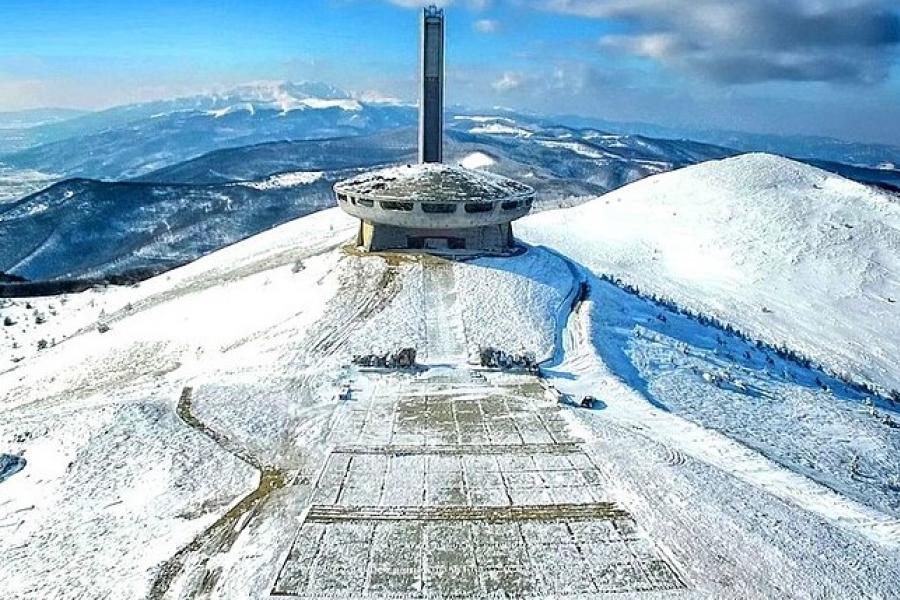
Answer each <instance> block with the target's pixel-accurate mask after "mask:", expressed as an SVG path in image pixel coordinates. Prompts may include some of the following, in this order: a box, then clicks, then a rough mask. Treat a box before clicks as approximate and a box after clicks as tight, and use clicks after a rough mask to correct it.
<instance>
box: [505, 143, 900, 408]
mask: <svg viewBox="0 0 900 600" xmlns="http://www.w3.org/2000/svg"><path fill="white" fill-rule="evenodd" d="M517 233H518V234H519V235H520V236H521V237H522V238H523V239H525V240H527V241H529V242H531V243H538V244H547V245H549V246H552V247H554V248H557V249H558V250H560V251H563V252H565V253H566V254H567V255H569V256H570V257H571V258H572V259H573V260H576V261H578V262H580V263H582V264H583V265H584V266H586V267H588V268H589V269H591V270H592V271H594V272H595V273H598V274H608V275H611V276H614V277H618V278H621V279H623V280H624V281H626V282H628V283H630V284H632V285H635V286H637V287H639V288H640V289H641V290H642V291H643V292H646V293H649V294H653V295H656V296H659V297H662V298H666V299H670V300H673V301H675V302H676V303H677V304H679V305H681V306H683V307H687V308H690V309H693V310H694V311H696V312H700V313H705V314H709V315H715V316H717V317H719V318H721V319H722V320H723V321H725V322H728V323H731V324H732V325H734V326H736V327H737V328H738V329H740V330H743V331H744V332H747V333H749V334H751V335H753V336H754V337H757V338H759V339H762V340H764V341H766V342H768V343H771V344H775V345H779V346H787V347H788V348H790V349H793V350H795V351H799V352H801V353H802V354H804V355H806V356H808V357H810V358H812V359H814V360H816V361H818V362H820V363H821V364H823V365H825V366H826V367H828V368H829V369H832V370H834V371H836V372H838V373H845V374H849V375H851V376H852V377H853V378H854V379H856V380H861V381H865V382H870V383H874V384H876V385H878V386H881V387H882V388H885V389H894V390H897V389H900V359H898V357H900V202H898V198H897V197H896V196H894V195H891V194H887V193H883V192H880V191H877V190H876V189H873V188H869V187H866V186H863V185H860V184H857V183H854V182H851V181H848V180H846V179H843V178H841V177H839V176H836V175H832V174H829V173H827V172H825V171H821V170H819V169H816V168H813V167H810V166H807V165H804V164H801V163H797V162H794V161H790V160H787V159H784V158H779V157H775V156H771V155H764V154H752V155H745V156H741V157H737V158H731V159H727V160H723V161H716V162H708V163H704V164H701V165H697V166H693V167H688V168H685V169H682V170H680V171H676V172H673V173H669V174H665V175H660V176H657V177H652V178H649V179H646V180H643V181H640V182H638V183H635V184H632V185H630V186H627V187H625V188H622V189H620V190H618V191H615V192H613V193H610V194H607V195H606V196H603V197H601V198H598V199H596V200H594V201H592V202H589V203H587V204H584V205H582V206H580V207H577V208H573V209H568V210H561V211H555V212H550V213H544V214H539V215H535V216H532V217H530V218H527V219H525V220H524V221H523V222H522V223H521V224H519V226H518V228H517Z"/></svg>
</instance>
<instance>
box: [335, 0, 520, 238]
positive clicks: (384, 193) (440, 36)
mask: <svg viewBox="0 0 900 600" xmlns="http://www.w3.org/2000/svg"><path fill="white" fill-rule="evenodd" d="M443 76H444V13H443V11H442V10H440V9H438V8H436V7H430V8H426V9H425V13H424V18H423V22H422V93H421V99H420V103H419V112H420V117H419V160H420V163H419V164H417V165H406V166H399V167H390V168H387V169H381V170H378V171H372V172H369V173H364V174H363V175H360V176H358V177H354V178H353V179H349V180H346V181H342V182H340V183H338V184H336V185H335V186H334V191H335V195H336V196H337V201H338V206H340V207H341V208H342V209H343V210H344V211H346V212H347V213H349V214H351V215H353V216H354V217H357V218H359V219H360V228H359V234H358V236H357V245H358V246H359V247H360V248H362V249H364V250H368V251H387V250H426V251H429V252H435V253H449V254H485V253H491V254H504V253H507V252H509V251H510V250H511V249H512V248H513V247H514V241H513V235H512V221H514V220H515V219H518V218H520V217H523V216H524V215H526V214H527V213H528V211H529V210H530V209H531V206H532V203H533V202H534V190H533V189H532V188H530V187H529V186H527V185H524V184H522V183H519V182H517V181H513V180H511V179H508V178H506V177H501V176H500V175H495V174H493V173H489V172H485V171H475V170H471V169H465V168H463V167H459V166H451V165H446V164H443V163H442V162H441V160H442V158H443V156H442V155H443V148H442V146H443V144H442V142H443V121H442V119H443V96H444V94H443Z"/></svg>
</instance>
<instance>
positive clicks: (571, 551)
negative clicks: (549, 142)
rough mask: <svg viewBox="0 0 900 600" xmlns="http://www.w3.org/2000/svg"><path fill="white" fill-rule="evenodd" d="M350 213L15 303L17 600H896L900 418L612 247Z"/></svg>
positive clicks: (8, 431)
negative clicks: (530, 356)
mask: <svg viewBox="0 0 900 600" xmlns="http://www.w3.org/2000/svg"><path fill="white" fill-rule="evenodd" d="M576 210H577V209H574V210H573V211H572V213H573V214H576V213H575V211H576ZM537 218H540V217H536V219H537ZM582 218H583V217H582ZM581 222H582V221H580V220H579V219H575V220H570V221H567V225H566V227H567V228H568V229H567V231H570V232H571V235H572V236H573V237H574V236H576V235H578V234H580V233H581V227H582V225H581ZM854 223H855V224H856V225H858V226H861V223H862V220H861V219H860V220H857V221H854ZM587 226H589V224H588V225H585V227H587ZM355 227H356V223H355V222H354V221H353V220H352V219H350V218H349V217H347V216H346V215H344V214H343V213H342V212H340V211H339V210H337V209H332V210H326V211H323V212H320V213H317V214H314V215H311V216H308V217H304V218H302V219H298V220H296V221H293V222H291V223H288V224H286V225H283V226H281V227H278V228H276V229H273V230H271V231H268V232H266V233H263V234H260V235H258V236H256V237H253V238H250V239H248V240H245V241H243V242H240V243H238V244H235V245H233V246H231V247H228V248H226V249H224V250H221V251H219V252H216V253H213V254H211V255H209V256H207V257H205V258H202V259H200V260H198V261H196V262H194V263H192V264H190V265H187V266H185V267H182V268H180V269H176V270H174V271H171V272H169V273H167V274H165V275H161V276H158V277H155V278H152V279H150V280H147V281H145V282H143V283H142V284H140V285H139V286H137V287H125V288H108V289H105V290H99V291H89V292H84V293H82V294H73V295H69V296H66V297H64V298H63V297H60V298H54V299H33V300H27V301H26V300H13V301H11V305H10V306H7V307H5V308H4V309H3V313H4V314H11V315H13V316H14V317H20V316H21V317H23V321H24V317H29V318H31V319H36V317H34V311H35V310H38V311H40V312H41V313H44V312H46V313H47V316H46V318H45V319H44V320H43V322H42V323H40V324H37V323H33V322H31V321H30V323H31V324H29V325H28V326H27V327H24V328H20V327H18V326H14V327H10V328H7V330H8V331H7V333H8V335H7V336H6V337H4V338H2V339H3V340H4V341H3V342H2V343H3V346H2V352H3V356H7V355H8V354H11V353H16V356H17V357H18V358H20V360H19V361H18V362H10V363H8V364H4V365H3V371H2V372H0V412H2V413H3V417H4V418H3V419H2V420H0V457H2V460H3V462H2V463H0V472H2V476H0V555H2V556H3V557H4V560H3V561H0V589H2V590H3V591H4V592H5V596H4V597H9V598H13V599H15V600H24V599H29V600H30V599H41V600H43V599H44V598H48V597H53V598H85V597H91V598H92V597H104V596H106V597H135V598H143V597H147V598H151V599H153V600H158V599H162V598H196V597H210V598H267V597H270V596H271V594H273V593H276V594H282V595H287V596H288V597H323V596H324V597H335V596H338V595H340V594H341V593H343V594H345V596H346V595H349V597H365V594H375V595H372V596H369V597H377V594H378V593H380V594H388V595H391V597H402V598H406V597H409V598H414V597H422V596H423V595H424V596H427V595H428V594H431V596H432V597H452V596H454V595H455V596H457V597H459V596H462V597H485V596H487V595H489V594H490V593H491V592H492V591H497V590H500V591H504V592H505V593H512V594H513V595H516V594H519V595H521V594H523V593H536V594H543V595H544V596H547V597H561V596H564V595H566V594H573V593H580V594H583V596H582V597H584V596H586V597H594V596H597V595H599V594H601V593H614V594H615V596H614V597H621V598H644V599H646V598H662V597H666V598H669V597H677V598H710V597H712V598H760V599H762V598H773V597H797V598H832V597H854V598H855V597H873V598H891V597H896V591H895V588H896V581H897V580H898V579H900V519H898V517H900V486H898V483H900V482H898V477H900V474H898V473H897V470H896V464H895V461H891V460H890V457H892V456H896V454H897V451H898V450H900V429H897V428H894V427H892V426H891V422H892V421H897V420H900V416H898V414H897V412H896V411H895V409H894V408H893V407H892V406H890V405H889V404H888V403H886V402H883V401H878V400H875V401H874V402H872V404H871V406H870V405H868V404H867V398H866V397H864V396H862V395H860V394H859V393H857V392H855V391H853V390H851V389H848V388H846V387H845V386H843V385H841V384H840V383H838V382H837V381H835V380H833V379H830V378H829V377H828V376H827V375H825V374H824V373H822V372H820V371H816V370H813V369H810V368H807V367H803V366H801V365H798V364H794V363H791V362H788V361H786V360H784V359H782V358H779V357H778V356H776V355H774V354H773V353H771V352H769V351H766V350H763V349H759V348H756V347H755V346H754V345H749V344H747V343H746V342H744V341H743V340H742V339H740V338H738V337H736V336H734V335H731V334H727V333H726V332H724V331H721V330H719V329H717V328H715V327H713V326H710V325H702V324H700V323H698V322H697V321H696V320H694V319H691V318H688V317H686V316H683V315H678V314H675V313H673V312H671V311H668V310H666V309H663V308H661V307H659V306H658V305H656V304H654V303H652V302H650V301H648V300H645V299H642V298H639V297H637V296H635V295H633V294H630V293H628V292H626V291H623V290H622V289H620V288H618V287H616V286H614V285H612V284H610V283H606V282H604V281H601V280H599V279H598V278H597V277H596V276H594V275H592V274H590V272H589V271H588V270H587V269H588V268H596V267H597V264H591V263H589V262H588V261H587V260H582V261H581V262H583V263H584V264H579V263H578V261H570V260H568V259H567V258H565V257H564V256H562V255H559V254H556V253H555V252H553V251H552V250H550V249H546V248H541V247H529V248H527V249H526V251H525V252H524V253H522V254H520V255H518V256H515V257H512V258H505V259H500V258H489V259H488V258H482V259H477V260H472V261H467V262H452V261H447V260H444V259H440V258H435V257H425V256H416V255H412V254H386V255H383V256H365V255H360V254H358V253H357V252H355V251H354V250H352V249H348V248H346V247H345V246H344V244H345V242H346V241H347V240H348V239H350V238H351V237H352V234H353V232H354V229H355ZM548 228H549V225H548ZM529 229H530V231H529V236H532V232H533V227H532V226H530V227H529ZM545 233H546V235H548V236H549V235H555V236H556V239H557V240H560V245H561V246H564V244H563V242H565V236H564V235H562V233H561V232H560V231H557V232H552V231H545ZM774 248H775V247H773V249H774ZM820 258H821V257H820ZM748 260H749V259H748ZM582 283H586V284H587V288H584V287H583V286H582ZM642 287H643V286H642ZM585 289H587V290H588V291H589V293H588V294H587V295H586V296H585V295H584V294H583V293H582V292H584V290H585ZM63 299H65V302H63ZM576 300H579V301H578V302H575V301H576ZM26 302H28V303H30V304H31V306H32V308H30V309H29V308H27V307H26V306H25V303H26ZM51 303H52V304H53V311H52V312H51V310H50V308H49V305H50V304H51ZM573 306H575V310H574V312H573V311H572V310H571V309H572V307H573ZM766 314H768V313H766ZM801 317H802V315H800V316H798V318H801ZM39 328H40V333H39V335H41V336H43V337H48V338H51V339H53V340H55V343H50V344H48V345H47V347H46V348H44V349H41V350H38V349H37V343H36V339H35V336H36V335H38V334H37V333H35V331H37V330H38V329H39ZM14 344H18V347H17V348H14V347H13V345H14ZM407 346H411V347H415V348H417V349H418V350H419V363H420V365H419V367H420V368H419V369H417V370H410V371H408V372H404V373H383V372H378V371H374V372H373V371H371V370H365V369H360V368H357V367H354V366H353V365H352V364H351V362H352V358H353V355H355V354H368V353H384V352H391V351H395V350H398V349H400V348H403V347H407ZM484 346H492V347H497V348H500V349H503V350H506V351H508V352H521V351H527V352H533V353H535V354H536V355H537V356H538V357H539V358H549V359H550V360H549V361H548V362H547V363H545V366H544V369H543V380H541V379H539V378H537V377H534V376H532V375H527V374H503V373H496V372H484V371H482V370H480V369H478V368H477V367H476V366H475V365H472V364H471V361H472V360H473V359H474V358H475V356H474V355H475V354H476V353H477V349H478V348H480V347H484ZM804 350H805V348H804ZM548 384H553V385H555V387H556V389H558V390H560V391H561V392H562V393H563V394H570V395H571V399H572V400H575V401H577V400H578V399H580V397H581V396H582V395H583V394H592V395H594V396H596V397H597V398H598V399H599V402H598V403H597V404H596V406H595V410H585V409H576V408H574V407H572V406H570V405H567V404H565V403H563V404H561V405H556V404H554V403H552V402H549V401H548V398H553V397H554V393H553V392H552V389H551V390H545V387H544V386H546V385H548ZM345 385H348V386H349V388H350V391H351V394H350V400H349V401H348V400H341V399H340V397H339V396H340V391H341V390H342V389H343V388H344V386H345ZM12 465H15V466H12Z"/></svg>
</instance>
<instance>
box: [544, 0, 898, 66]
mask: <svg viewBox="0 0 900 600" xmlns="http://www.w3.org/2000/svg"><path fill="white" fill-rule="evenodd" d="M532 6H534V7H536V8H539V9H542V10H547V11H551V12H559V13H565V14H571V15H579V16H584V17H590V18H599V19H615V20H620V21H623V22H625V23H627V24H628V25H629V31H630V32H631V33H628V34H618V35H610V36H605V37H604V38H603V39H602V43H603V45H604V47H606V48H613V49H618V50H622V51H624V52H628V53H631V54H635V55H637V56H642V57H645V58H650V59H652V60H655V61H658V62H661V63H663V64H666V65H668V66H671V67H674V68H677V69H680V70H684V71H689V72H693V73H697V74H699V75H701V76H703V77H706V78H709V79H712V80H715V81H720V82H725V83H754V82H761V81H775V80H787V81H847V82H856V83H874V82H879V81H883V80H884V79H886V78H887V76H888V73H889V69H890V66H891V63H892V61H893V60H894V58H895V52H894V51H895V49H896V48H897V47H898V46H900V16H898V14H897V12H896V10H897V4H896V0H533V2H532Z"/></svg>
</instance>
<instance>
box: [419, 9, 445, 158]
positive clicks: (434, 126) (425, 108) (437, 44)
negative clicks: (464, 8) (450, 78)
mask: <svg viewBox="0 0 900 600" xmlns="http://www.w3.org/2000/svg"><path fill="white" fill-rule="evenodd" d="M421 85H422V89H421V96H420V98H419V162H420V163H439V162H441V161H442V160H443V159H444V152H443V138H444V11H443V10H442V9H440V8H438V7H436V6H430V7H428V8H426V9H425V12H424V14H423V16H422V81H421Z"/></svg>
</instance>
